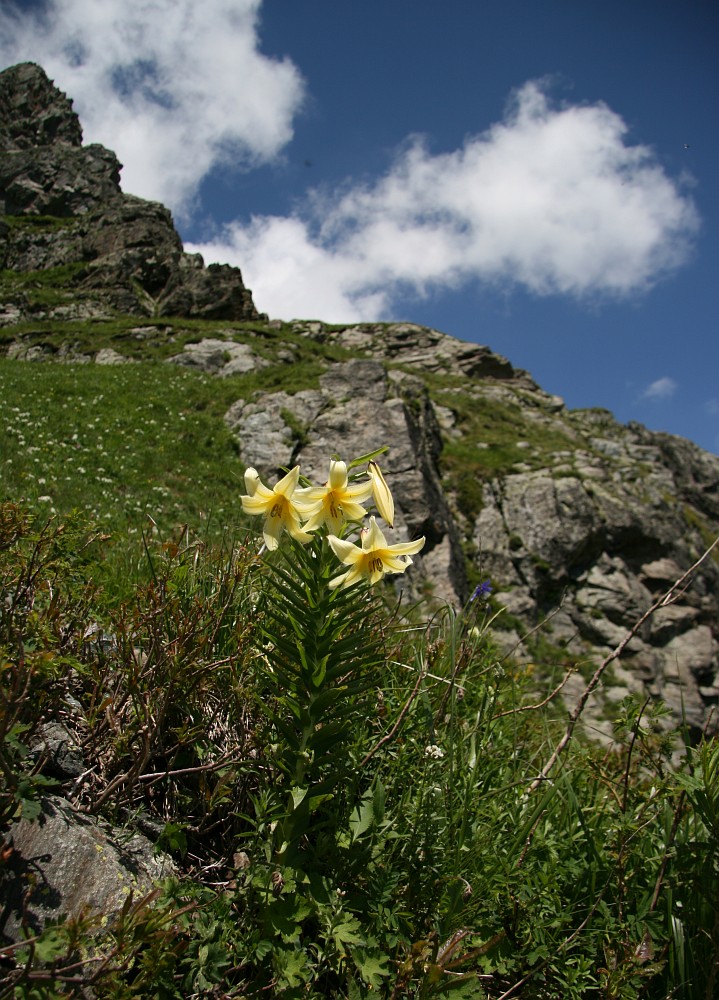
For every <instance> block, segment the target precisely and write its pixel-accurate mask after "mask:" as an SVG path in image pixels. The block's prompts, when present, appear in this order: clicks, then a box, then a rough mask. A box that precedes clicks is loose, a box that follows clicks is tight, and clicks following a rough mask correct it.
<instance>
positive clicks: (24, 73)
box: [0, 63, 258, 323]
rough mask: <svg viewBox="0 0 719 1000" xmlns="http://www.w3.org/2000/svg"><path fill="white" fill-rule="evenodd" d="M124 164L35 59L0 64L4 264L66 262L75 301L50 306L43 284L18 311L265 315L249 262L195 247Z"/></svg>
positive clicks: (63, 273) (24, 296) (24, 292)
mask: <svg viewBox="0 0 719 1000" xmlns="http://www.w3.org/2000/svg"><path fill="white" fill-rule="evenodd" d="M120 171H121V165H120V163H119V161H118V159H117V157H116V156H115V154H114V153H112V152H110V150H108V149H105V148H104V147H103V146H99V145H88V146H83V144H82V130H81V128H80V122H79V120H78V117H77V115H76V114H75V113H74V112H73V110H72V102H71V101H70V100H68V98H67V97H66V96H65V94H63V93H61V92H60V91H59V90H57V88H55V87H54V86H53V84H52V82H51V81H50V80H49V79H48V78H47V76H46V74H45V72H44V71H43V70H42V69H41V68H40V67H39V66H36V65H35V64H34V63H22V64H20V65H19V66H13V67H11V68H10V69H6V70H5V71H4V72H2V73H0V214H1V215H3V216H5V219H4V221H3V222H2V224H0V268H5V269H9V270H12V271H14V272H16V273H17V274H20V275H22V274H29V273H32V272H37V271H43V272H45V277H46V279H48V278H52V276H53V275H52V274H48V272H56V275H55V276H56V277H57V278H58V279H61V280H62V281H63V283H64V285H65V287H66V290H67V296H66V301H64V302H62V303H55V306H54V309H53V310H51V311H48V310H47V308H44V303H43V302H42V300H41V297H38V296H37V295H34V294H33V291H36V289H33V287H32V284H30V287H28V285H27V283H23V282H22V281H18V282H16V288H15V294H7V292H6V294H5V295H4V304H3V311H4V316H5V319H6V321H7V320H10V321H12V322H15V323H17V322H21V321H23V320H33V319H37V318H38V317H48V316H49V317H50V318H53V317H57V318H63V319H66V318H68V317H70V316H83V317H88V316H102V315H107V313H108V311H120V312H125V313H133V314H136V315H148V316H169V315H172V316H198V317H205V318H208V319H231V320H243V319H257V318H258V313H257V311H256V310H255V307H254V305H253V302H252V296H251V294H250V292H249V291H248V289H246V288H245V286H244V284H243V282H242V275H241V273H240V271H239V269H238V268H234V267H229V266H227V265H223V266H220V265H217V264H212V265H210V266H209V267H205V266H204V263H203V261H202V258H201V257H200V256H199V255H197V254H186V253H183V249H182V243H181V241H180V238H179V236H178V234H177V232H176V230H175V227H174V225H173V222H172V216H171V215H170V213H169V211H168V210H167V209H166V208H165V207H164V206H163V205H160V204H158V203H156V202H150V201H145V200H143V199H142V198H135V197H133V196H132V195H128V194H123V193H122V191H121V189H120Z"/></svg>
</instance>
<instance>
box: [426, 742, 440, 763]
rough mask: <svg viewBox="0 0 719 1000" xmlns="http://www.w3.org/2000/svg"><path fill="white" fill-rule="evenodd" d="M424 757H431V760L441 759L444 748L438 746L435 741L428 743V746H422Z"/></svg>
mask: <svg viewBox="0 0 719 1000" xmlns="http://www.w3.org/2000/svg"><path fill="white" fill-rule="evenodd" d="M424 755H425V757H432V759H433V760H441V759H442V757H444V750H443V749H442V747H438V746H437V744H436V743H430V744H429V746H426V747H425V748H424Z"/></svg>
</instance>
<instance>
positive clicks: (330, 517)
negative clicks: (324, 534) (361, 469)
mask: <svg viewBox="0 0 719 1000" xmlns="http://www.w3.org/2000/svg"><path fill="white" fill-rule="evenodd" d="M298 492H299V495H300V496H301V497H302V499H303V500H306V501H307V502H309V503H312V502H313V501H314V505H315V507H316V510H315V512H314V513H313V514H312V516H311V517H310V519H309V521H308V522H307V524H306V525H305V531H315V530H316V529H317V528H321V527H322V525H323V524H326V525H327V526H328V528H329V529H330V531H332V532H334V533H335V534H339V532H340V531H341V530H342V525H343V524H344V523H345V521H361V520H362V519H363V518H364V516H365V514H366V513H367V511H366V510H365V509H364V507H363V506H362V504H361V501H363V500H369V498H370V496H371V495H372V483H371V482H364V483H353V484H352V485H350V483H349V480H348V478H347V465H346V464H345V463H344V462H336V461H335V460H334V459H332V460H330V475H329V479H328V480H327V482H326V484H325V485H324V486H310V487H309V488H308V489H304V490H299V491H298Z"/></svg>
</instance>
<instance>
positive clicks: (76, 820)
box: [0, 796, 175, 941]
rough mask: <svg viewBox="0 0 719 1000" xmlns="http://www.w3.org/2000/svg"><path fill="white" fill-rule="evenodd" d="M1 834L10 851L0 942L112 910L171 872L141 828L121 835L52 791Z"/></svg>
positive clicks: (165, 858)
mask: <svg viewBox="0 0 719 1000" xmlns="http://www.w3.org/2000/svg"><path fill="white" fill-rule="evenodd" d="M6 839H7V842H8V843H9V844H10V845H11V846H12V853H11V854H10V858H9V861H8V862H7V863H6V866H5V871H4V873H3V905H2V907H1V908H0V938H2V939H3V940H5V941H19V940H22V938H23V936H24V933H23V932H24V931H25V932H29V933H30V934H38V933H40V932H41V931H42V930H43V929H44V927H45V926H46V925H47V923H48V922H51V921H52V922H57V921H58V920H59V919H60V918H61V917H63V916H68V917H78V916H80V914H83V913H90V914H98V915H99V914H104V915H106V916H109V915H111V914H113V913H117V912H118V911H119V910H120V909H121V908H122V905H123V903H125V901H126V900H127V897H128V896H129V895H130V893H132V894H133V897H134V898H135V899H140V898H141V897H142V896H143V895H145V894H147V893H149V892H150V891H151V890H152V889H153V887H154V885H155V884H156V883H157V882H158V881H160V880H161V879H162V878H166V877H169V876H170V875H172V874H174V872H175V868H174V865H173V863H172V861H171V860H170V858H168V857H167V856H166V855H162V854H160V853H158V852H157V850H156V849H155V846H154V844H152V843H151V842H150V841H149V840H148V839H147V838H146V837H144V836H142V834H137V833H136V834H134V835H132V836H131V837H127V836H125V838H124V842H122V833H118V832H117V831H113V830H112V829H111V828H110V827H109V826H108V825H107V824H105V823H103V822H101V821H100V820H96V819H93V818H89V817H86V816H82V815H80V814H79V813H77V812H76V811H75V810H74V809H73V808H72V806H71V805H70V804H69V803H68V802H67V801H66V800H65V799H63V798H60V797H59V796H53V797H48V798H47V799H45V800H44V801H43V809H42V813H41V815H40V817H39V819H37V820H34V821H32V822H30V821H28V820H24V819H22V820H19V821H17V822H16V823H14V824H13V825H12V826H11V827H10V829H9V831H8V833H7V834H6ZM23 922H24V927H23Z"/></svg>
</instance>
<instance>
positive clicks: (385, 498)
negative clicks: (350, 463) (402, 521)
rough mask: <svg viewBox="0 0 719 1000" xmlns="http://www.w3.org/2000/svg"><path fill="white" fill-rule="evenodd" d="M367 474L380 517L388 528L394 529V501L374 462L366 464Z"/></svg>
mask: <svg viewBox="0 0 719 1000" xmlns="http://www.w3.org/2000/svg"><path fill="white" fill-rule="evenodd" d="M367 472H368V474H369V477H370V479H371V480H372V497H373V499H374V502H375V506H376V507H377V510H378V511H379V513H380V516H381V517H382V518H383V519H384V520H385V521H386V522H387V524H388V525H389V526H390V528H393V527H394V500H393V499H392V494H391V493H390V491H389V486H388V485H387V483H386V482H385V478H384V476H383V475H382V470H381V469H380V467H379V465H377V463H376V462H369V463H368V464H367Z"/></svg>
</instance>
